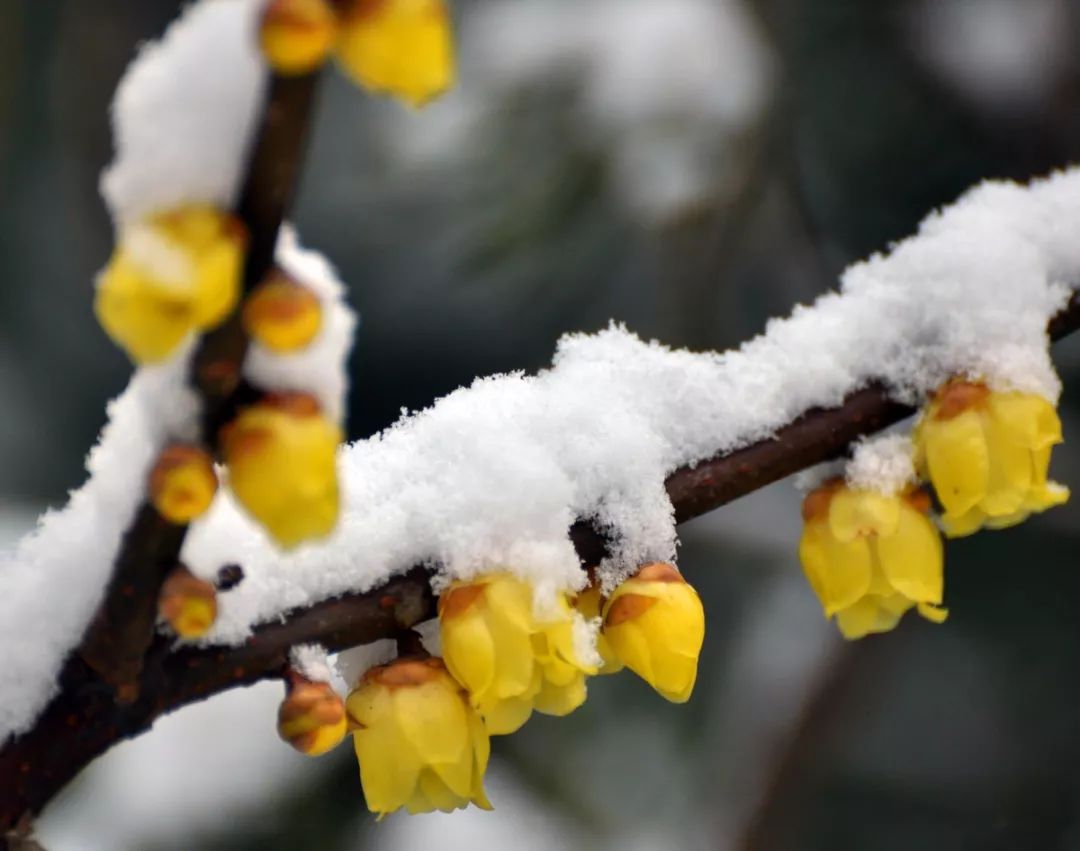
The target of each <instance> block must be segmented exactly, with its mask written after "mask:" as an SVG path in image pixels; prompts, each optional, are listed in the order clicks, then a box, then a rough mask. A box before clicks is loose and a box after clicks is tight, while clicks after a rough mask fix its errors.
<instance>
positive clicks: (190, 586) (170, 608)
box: [158, 565, 217, 638]
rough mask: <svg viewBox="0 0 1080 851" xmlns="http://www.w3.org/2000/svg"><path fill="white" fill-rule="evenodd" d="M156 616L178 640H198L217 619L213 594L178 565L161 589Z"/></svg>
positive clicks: (213, 591)
mask: <svg viewBox="0 0 1080 851" xmlns="http://www.w3.org/2000/svg"><path fill="white" fill-rule="evenodd" d="M158 614H159V615H160V616H161V618H162V619H163V620H164V621H165V622H166V623H168V624H169V626H171V627H172V628H173V631H174V632H175V633H176V634H177V635H179V636H180V637H181V638H200V637H201V636H203V635H205V634H206V633H207V632H209V631H210V627H212V626H213V625H214V620H215V619H216V618H217V591H216V590H215V589H214V586H213V585H212V584H211V583H210V582H207V581H206V580H205V579H200V578H199V577H197V576H195V575H194V574H193V573H192V572H191V571H190V570H188V569H187V568H186V567H184V565H178V566H177V567H175V568H173V571H172V573H170V574H169V576H168V578H167V579H166V580H165V584H164V585H162V586H161V594H160V595H158Z"/></svg>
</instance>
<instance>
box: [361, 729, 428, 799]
mask: <svg viewBox="0 0 1080 851" xmlns="http://www.w3.org/2000/svg"><path fill="white" fill-rule="evenodd" d="M353 745H354V747H355V748H356V758H357V760H358V761H359V763H360V783H361V785H362V786H363V788H364V798H365V800H366V801H367V805H368V809H369V810H371V811H372V812H374V813H391V812H393V811H394V810H396V809H399V808H400V807H403V806H405V803H406V802H407V801H408V800H409V799H410V798H411V796H412V793H413V789H414V788H415V787H416V785H417V783H418V781H419V777H420V770H421V767H422V763H421V761H420V759H419V757H418V756H417V755H416V753H415V752H414V751H413V749H412V748H411V747H410V746H409V745H408V743H407V742H406V741H405V740H404V738H403V737H402V736H401V734H400V733H399V732H398V730H397V727H396V725H394V724H378V725H375V726H370V727H368V728H367V729H361V730H357V731H356V732H355V733H353Z"/></svg>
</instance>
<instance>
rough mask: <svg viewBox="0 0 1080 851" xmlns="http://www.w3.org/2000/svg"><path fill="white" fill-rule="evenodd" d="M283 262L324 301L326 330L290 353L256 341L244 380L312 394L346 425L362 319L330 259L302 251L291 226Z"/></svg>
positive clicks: (283, 240) (280, 250) (281, 245)
mask: <svg viewBox="0 0 1080 851" xmlns="http://www.w3.org/2000/svg"><path fill="white" fill-rule="evenodd" d="M277 263H278V265H279V266H281V267H282V269H284V270H285V271H286V272H287V273H288V274H289V275H291V276H292V277H293V278H294V279H295V280H297V281H299V282H300V283H302V284H304V286H306V287H307V288H308V289H309V290H311V291H312V292H313V293H314V294H315V296H316V297H317V298H318V299H319V303H320V306H321V309H322V326H321V327H320V329H319V333H318V335H317V336H316V337H315V339H314V340H312V341H311V343H309V344H308V345H307V346H305V347H304V348H303V349H300V350H299V351H296V352H291V353H289V354H279V353H277V352H273V351H271V350H270V349H267V348H266V347H265V346H262V345H261V344H260V343H258V342H253V343H252V344H251V347H250V349H249V350H248V355H247V358H246V360H245V361H244V375H245V376H246V377H247V378H248V380H250V381H251V382H252V383H253V384H254V385H255V386H256V387H259V388H261V389H263V390H277V391H292V390H297V391H303V392H305V393H311V394H313V395H314V396H315V397H316V398H317V399H318V400H319V404H320V406H321V407H322V409H323V411H324V412H325V413H326V414H327V415H328V416H330V417H331V418H333V419H335V420H337V421H338V422H340V421H341V420H342V418H343V416H344V412H345V394H346V392H347V390H348V384H349V377H348V375H347V374H346V372H345V366H346V361H347V359H348V356H349V350H350V348H351V347H352V340H353V330H354V328H355V325H356V315H355V314H354V313H353V311H352V309H351V308H350V307H349V306H348V305H347V304H346V303H345V285H344V284H342V283H341V281H340V280H339V279H338V277H337V275H336V274H335V273H334V270H333V268H332V267H331V266H330V264H329V263H328V262H327V261H326V258H325V257H323V256H322V255H321V254H319V253H318V252H316V251H305V250H303V249H302V248H301V247H300V244H299V242H298V241H297V238H296V233H295V231H294V230H293V229H292V228H291V227H285V228H283V229H282V231H281V237H280V239H279V241H278V246H277Z"/></svg>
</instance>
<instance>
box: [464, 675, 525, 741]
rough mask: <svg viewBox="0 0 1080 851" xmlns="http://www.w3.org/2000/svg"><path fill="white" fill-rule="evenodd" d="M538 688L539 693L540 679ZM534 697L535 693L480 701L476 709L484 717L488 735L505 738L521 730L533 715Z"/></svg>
mask: <svg viewBox="0 0 1080 851" xmlns="http://www.w3.org/2000/svg"><path fill="white" fill-rule="evenodd" d="M536 688H537V691H539V689H540V678H539V677H537V685H536ZM534 695H535V692H534V693H533V694H530V695H529V696H528V697H507V698H501V699H500V698H496V697H492V698H489V699H486V700H481V701H479V702H478V703H477V704H476V708H477V711H479V713H480V714H481V715H482V716H483V717H484V725H485V726H486V727H487V731H488V733H489V734H490V735H492V736H505V735H508V734H510V733H513V732H516V731H517V730H519V729H521V727H522V725H523V724H524V723H525V722H526V721H528V720H529V717H530V716H531V715H532V711H533V696H534Z"/></svg>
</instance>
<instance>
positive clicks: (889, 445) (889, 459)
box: [845, 434, 915, 495]
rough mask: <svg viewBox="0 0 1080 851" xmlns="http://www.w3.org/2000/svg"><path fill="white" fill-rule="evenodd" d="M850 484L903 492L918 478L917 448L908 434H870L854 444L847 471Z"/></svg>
mask: <svg viewBox="0 0 1080 851" xmlns="http://www.w3.org/2000/svg"><path fill="white" fill-rule="evenodd" d="M845 478H846V480H847V483H848V486H849V487H852V488H855V489H857V490H873V491H879V492H880V493H883V494H888V495H891V494H894V493H899V492H900V491H902V490H903V489H904V488H905V487H907V486H908V485H909V484H911V483H912V482H914V481H915V463H914V447H913V446H912V444H911V438H910V437H909V436H908V435H906V434H887V435H883V436H881V437H868V438H865V439H863V440H860V441H859V442H858V443H856V444H855V446H854V451H853V452H852V456H851V461H849V462H848V464H847V467H846V470H845Z"/></svg>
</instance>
